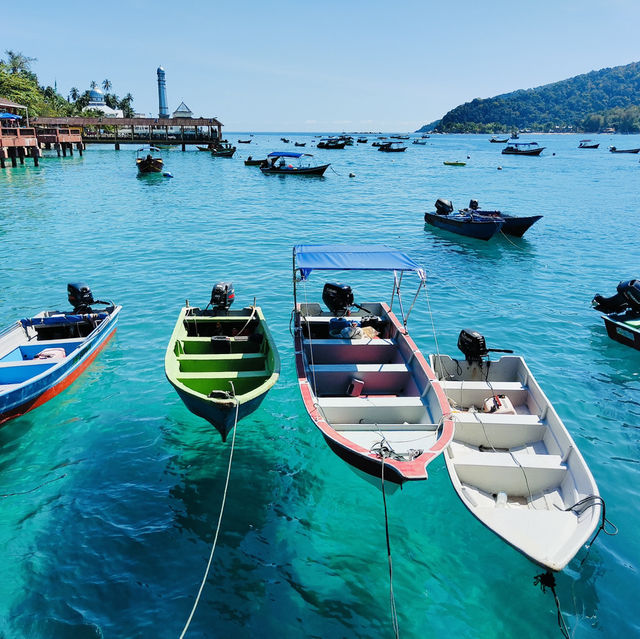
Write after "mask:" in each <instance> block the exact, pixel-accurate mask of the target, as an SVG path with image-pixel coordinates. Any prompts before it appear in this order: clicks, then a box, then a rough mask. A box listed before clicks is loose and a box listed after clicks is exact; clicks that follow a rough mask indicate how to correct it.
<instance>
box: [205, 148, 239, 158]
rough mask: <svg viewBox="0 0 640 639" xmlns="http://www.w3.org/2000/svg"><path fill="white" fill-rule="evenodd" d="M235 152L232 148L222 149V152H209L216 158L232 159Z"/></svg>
mask: <svg viewBox="0 0 640 639" xmlns="http://www.w3.org/2000/svg"><path fill="white" fill-rule="evenodd" d="M235 152H236V149H235V147H233V148H232V149H224V150H222V151H216V150H215V149H214V150H213V151H211V155H213V157H216V158H232V157H233V155H234V153H235Z"/></svg>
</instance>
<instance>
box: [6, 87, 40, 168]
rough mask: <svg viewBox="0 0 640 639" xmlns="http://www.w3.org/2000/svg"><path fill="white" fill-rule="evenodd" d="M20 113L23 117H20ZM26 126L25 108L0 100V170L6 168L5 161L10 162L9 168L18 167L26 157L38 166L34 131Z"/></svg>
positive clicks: (38, 151)
mask: <svg viewBox="0 0 640 639" xmlns="http://www.w3.org/2000/svg"><path fill="white" fill-rule="evenodd" d="M20 112H22V113H23V114H24V115H20ZM23 119H26V123H27V126H26V127H25V126H21V125H22V121H23ZM28 124H29V112H28V110H27V107H26V106H24V105H22V104H18V103H17V102H13V101H12V100H8V99H6V98H0V168H2V169H4V168H5V167H6V166H7V160H10V161H11V166H18V161H19V162H20V164H24V160H25V158H26V157H32V158H33V163H34V164H35V165H36V166H38V161H39V158H40V147H39V146H38V139H37V137H36V132H35V129H33V128H32V127H30V126H28Z"/></svg>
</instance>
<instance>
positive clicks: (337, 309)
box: [322, 282, 354, 317]
mask: <svg viewBox="0 0 640 639" xmlns="http://www.w3.org/2000/svg"><path fill="white" fill-rule="evenodd" d="M322 301H323V302H324V303H325V304H326V305H327V308H328V309H329V311H330V312H331V313H332V314H333V315H335V316H336V317H342V316H343V315H346V314H347V311H348V310H349V309H350V308H351V307H352V306H353V305H354V304H353V291H352V290H351V287H350V286H347V285H346V284H333V283H331V282H327V283H326V284H325V285H324V288H323V289H322Z"/></svg>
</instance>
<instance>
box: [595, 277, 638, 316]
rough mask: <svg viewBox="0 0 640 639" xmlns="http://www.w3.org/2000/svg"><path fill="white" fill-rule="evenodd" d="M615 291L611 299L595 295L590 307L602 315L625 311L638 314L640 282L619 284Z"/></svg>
mask: <svg viewBox="0 0 640 639" xmlns="http://www.w3.org/2000/svg"><path fill="white" fill-rule="evenodd" d="M617 290H618V292H617V293H616V294H615V295H612V296H611V297H603V296H602V295H600V294H597V295H596V296H595V297H594V298H593V300H591V305H592V306H593V308H595V309H596V311H600V312H602V313H622V312H624V311H626V310H627V309H629V310H632V311H634V312H637V313H640V280H626V281H623V282H620V284H618V288H617Z"/></svg>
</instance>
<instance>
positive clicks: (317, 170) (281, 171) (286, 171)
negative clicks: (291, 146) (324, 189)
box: [260, 151, 331, 177]
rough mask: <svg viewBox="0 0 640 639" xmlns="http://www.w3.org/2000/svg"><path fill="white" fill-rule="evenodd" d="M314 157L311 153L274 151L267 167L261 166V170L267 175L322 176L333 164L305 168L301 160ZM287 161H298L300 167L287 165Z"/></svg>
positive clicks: (268, 157) (268, 159) (269, 156)
mask: <svg viewBox="0 0 640 639" xmlns="http://www.w3.org/2000/svg"><path fill="white" fill-rule="evenodd" d="M305 157H309V158H310V157H313V155H312V154H311V153H291V152H289V151H274V152H273V153H269V155H267V161H266V166H265V165H261V166H260V170H261V171H262V172H263V173H264V174H265V175H315V176H319V177H320V176H322V175H323V174H324V172H325V171H326V170H327V169H328V168H329V167H330V166H331V164H321V165H319V166H304V165H302V164H301V163H300V162H301V159H302V158H305ZM287 159H294V160H298V161H299V164H298V166H294V165H293V164H287Z"/></svg>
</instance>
